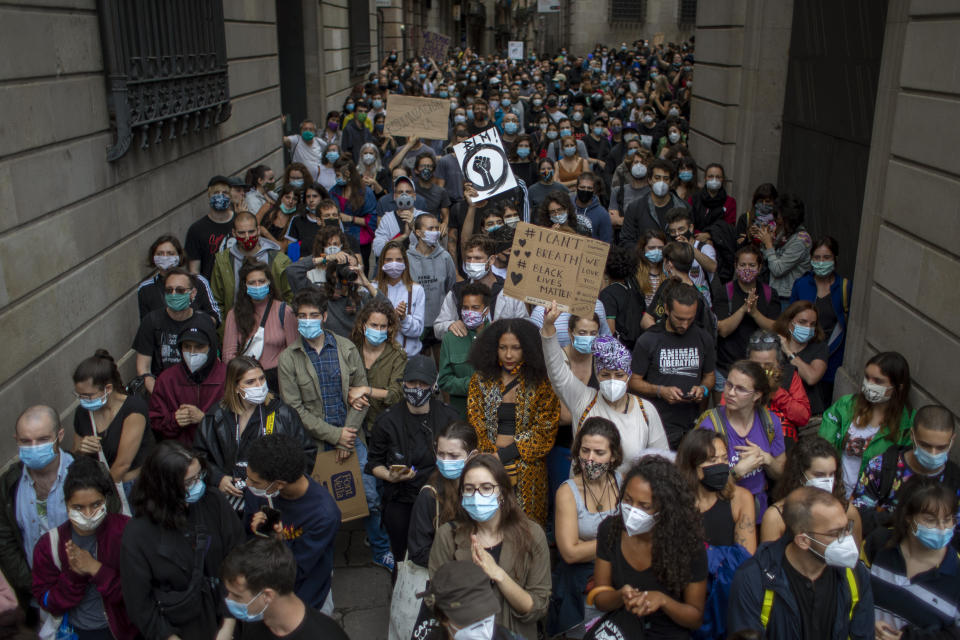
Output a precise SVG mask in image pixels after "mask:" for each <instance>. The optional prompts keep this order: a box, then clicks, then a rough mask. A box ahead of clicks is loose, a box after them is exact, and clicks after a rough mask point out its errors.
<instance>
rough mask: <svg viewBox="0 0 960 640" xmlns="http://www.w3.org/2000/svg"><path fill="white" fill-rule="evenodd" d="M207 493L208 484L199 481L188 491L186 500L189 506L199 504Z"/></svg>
mask: <svg viewBox="0 0 960 640" xmlns="http://www.w3.org/2000/svg"><path fill="white" fill-rule="evenodd" d="M206 492H207V484H206V483H205V482H204V481H203V480H197V481H196V482H194V483H193V484H192V485H190V488H189V489H187V495H186V497H185V498H184V499H185V500H186V501H187V504H193V503H195V502H198V501H199V500H200V498H202V497H203V494H204V493H206Z"/></svg>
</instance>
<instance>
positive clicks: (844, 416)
mask: <svg viewBox="0 0 960 640" xmlns="http://www.w3.org/2000/svg"><path fill="white" fill-rule="evenodd" d="M856 399H857V396H856V394H852V395H848V396H843V397H842V398H840V399H839V400H837V401H836V402H834V403H833V405H832V406H831V407H829V408H828V409H827V410H826V411H824V412H823V422H821V423H820V431H819V432H818V433H819V435H820V437H821V438H824V439H825V440H826V441H827V442H829V443H830V444H832V445H833V446H834V447H836V449H837V451H839V452H841V454H842V453H843V440H844V438H845V437H846V435H847V430H848V429H849V428H850V423H851V422H853V412H854V405H855V404H856ZM912 427H913V413H911V412H910V411H908V410H907V409H904V410H903V415H902V416H901V417H900V439H899V441H897V442H894V441H893V440H892V439H891V435H892V434H891V433H890V432H889V431H888V430H887V428H886V427H881V428H880V431H878V432H877V434H876V435H875V436H873V439H872V440H870V444H868V445H867V448H866V449H864V450H863V458H861V461H860V474H862V473H863V470H864V469H865V468H866V466H867V463H868V462H870V461H871V460H872V459H873V458H875V457H876V456H879V455H881V454H882V453H883V452H884V451H886V450H887V449H888V448H890V447H891V446H892V445H899V446H903V445H907V446H909V445H910V432H911V428H912ZM860 474H857V476H858V477H859V475H860Z"/></svg>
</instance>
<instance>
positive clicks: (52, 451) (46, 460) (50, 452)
mask: <svg viewBox="0 0 960 640" xmlns="http://www.w3.org/2000/svg"><path fill="white" fill-rule="evenodd" d="M19 453H20V462H22V463H23V464H24V466H25V467H27V468H28V469H43V468H44V467H45V466H47V465H48V464H50V463H51V462H53V461H54V459H56V457H57V450H56V448H55V447H54V446H53V443H52V442H45V443H44V444H37V445H33V446H30V447H20V449H19Z"/></svg>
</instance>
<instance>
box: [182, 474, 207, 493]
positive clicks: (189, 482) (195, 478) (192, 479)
mask: <svg viewBox="0 0 960 640" xmlns="http://www.w3.org/2000/svg"><path fill="white" fill-rule="evenodd" d="M206 477H207V472H206V471H201V472H200V473H198V474H197V475H195V476H191V477H189V478H187V479H186V480H184V482H183V484H184V486H185V487H186V488H187V489H189V488H190V487H193V486H194V485H196V484H197V483H198V482H203V480H204V478H206Z"/></svg>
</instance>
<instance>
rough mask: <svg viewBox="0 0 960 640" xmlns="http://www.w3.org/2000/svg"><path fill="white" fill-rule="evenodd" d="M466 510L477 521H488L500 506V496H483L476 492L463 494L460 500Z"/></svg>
mask: <svg viewBox="0 0 960 640" xmlns="http://www.w3.org/2000/svg"><path fill="white" fill-rule="evenodd" d="M460 504H461V505H462V506H463V509H464V511H466V512H467V514H468V515H469V516H470V518H471V519H472V520H474V521H476V522H486V521H487V520H489V519H490V518H492V517H493V514H495V513H496V512H497V510H498V509H499V508H500V496H498V495H497V494H493V495H492V496H482V495H480V494H479V493H474V494H473V495H472V496H463V499H462V500H461V501H460Z"/></svg>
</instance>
